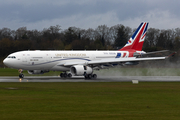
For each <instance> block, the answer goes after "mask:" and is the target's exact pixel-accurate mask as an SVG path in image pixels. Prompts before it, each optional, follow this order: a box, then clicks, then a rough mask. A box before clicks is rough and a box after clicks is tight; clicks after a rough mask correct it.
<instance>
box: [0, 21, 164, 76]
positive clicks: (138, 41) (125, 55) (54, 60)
mask: <svg viewBox="0 0 180 120" xmlns="http://www.w3.org/2000/svg"><path fill="white" fill-rule="evenodd" d="M148 24H149V23H147V22H142V23H141V24H140V25H139V27H138V28H137V29H136V31H135V32H134V34H133V35H132V37H131V38H130V39H129V40H128V42H127V43H126V45H125V46H124V47H123V48H122V49H120V50H117V51H97V50H96V51H86V50H84V51H40V50H34V51H19V52H15V53H12V54H10V55H8V56H7V58H5V59H4V60H3V63H4V64H5V65H6V66H8V67H10V68H14V69H18V70H19V72H20V74H19V78H24V74H23V73H22V72H23V70H27V71H28V73H29V74H44V73H47V72H49V71H61V73H60V77H61V78H67V77H68V78H71V77H72V76H84V77H85V79H92V78H93V79H96V78H97V75H96V74H94V73H93V71H94V70H100V69H105V68H109V67H114V66H117V65H137V64H139V62H140V61H147V60H148V61H149V60H163V59H166V57H146V58H143V57H141V56H142V55H144V54H147V53H146V52H145V51H142V46H143V43H144V39H145V36H146V31H147V28H148Z"/></svg>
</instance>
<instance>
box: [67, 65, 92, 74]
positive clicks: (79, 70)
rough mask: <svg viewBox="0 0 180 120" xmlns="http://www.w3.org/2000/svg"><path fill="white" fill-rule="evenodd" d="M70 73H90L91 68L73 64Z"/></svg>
mask: <svg viewBox="0 0 180 120" xmlns="http://www.w3.org/2000/svg"><path fill="white" fill-rule="evenodd" d="M70 71H71V74H72V75H76V76H81V75H85V74H92V73H93V69H92V68H91V67H88V66H84V65H75V66H72V67H71V68H70Z"/></svg>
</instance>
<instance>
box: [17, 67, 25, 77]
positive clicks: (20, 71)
mask: <svg viewBox="0 0 180 120" xmlns="http://www.w3.org/2000/svg"><path fill="white" fill-rule="evenodd" d="M18 71H19V73H20V74H19V78H24V74H22V72H23V70H22V69H19V70H18Z"/></svg>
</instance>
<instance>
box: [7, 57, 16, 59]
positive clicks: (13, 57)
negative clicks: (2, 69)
mask: <svg viewBox="0 0 180 120" xmlns="http://www.w3.org/2000/svg"><path fill="white" fill-rule="evenodd" d="M7 58H12V59H16V57H15V56H8V57H7Z"/></svg>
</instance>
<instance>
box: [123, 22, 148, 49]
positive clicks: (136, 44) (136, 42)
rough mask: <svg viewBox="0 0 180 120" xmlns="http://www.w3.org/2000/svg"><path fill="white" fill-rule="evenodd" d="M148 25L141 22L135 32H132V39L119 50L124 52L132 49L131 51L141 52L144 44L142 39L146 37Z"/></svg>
mask: <svg viewBox="0 0 180 120" xmlns="http://www.w3.org/2000/svg"><path fill="white" fill-rule="evenodd" d="M148 24H149V23H146V22H142V23H141V24H140V25H139V27H138V28H137V30H136V31H135V32H134V34H133V35H132V37H131V38H130V39H129V40H128V42H127V43H126V45H125V46H124V47H123V48H122V49H120V50H122V51H124V50H129V49H133V50H136V51H141V50H142V46H143V43H144V39H145V36H146V31H147V28H148Z"/></svg>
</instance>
